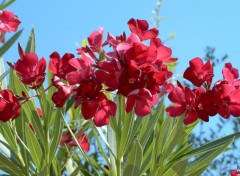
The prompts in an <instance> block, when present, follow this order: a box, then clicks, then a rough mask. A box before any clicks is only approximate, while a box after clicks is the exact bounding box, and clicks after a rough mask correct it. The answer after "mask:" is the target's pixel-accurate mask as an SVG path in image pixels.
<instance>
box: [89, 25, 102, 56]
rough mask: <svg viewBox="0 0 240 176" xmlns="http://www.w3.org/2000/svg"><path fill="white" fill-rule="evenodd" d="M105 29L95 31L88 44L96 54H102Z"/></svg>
mask: <svg viewBox="0 0 240 176" xmlns="http://www.w3.org/2000/svg"><path fill="white" fill-rule="evenodd" d="M102 38H103V28H101V27H100V28H99V29H98V30H97V31H93V32H92V33H91V35H90V36H89V37H88V43H89V45H90V48H91V49H92V51H94V52H98V53H99V52H100V50H101V48H102Z"/></svg>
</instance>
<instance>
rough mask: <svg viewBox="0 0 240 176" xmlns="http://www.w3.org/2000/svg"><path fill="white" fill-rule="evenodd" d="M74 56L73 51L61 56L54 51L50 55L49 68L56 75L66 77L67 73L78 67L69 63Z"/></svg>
mask: <svg viewBox="0 0 240 176" xmlns="http://www.w3.org/2000/svg"><path fill="white" fill-rule="evenodd" d="M73 58H74V55H73V54H71V53H66V54H64V55H63V57H62V58H61V57H60V55H59V54H58V52H56V51H55V52H53V53H52V54H51V55H50V62H49V70H50V71H51V72H52V73H53V74H54V75H56V76H58V77H59V78H62V79H66V75H67V74H68V73H70V72H72V71H75V70H76V69H75V68H74V67H73V66H72V65H71V64H69V61H70V60H72V59H73Z"/></svg>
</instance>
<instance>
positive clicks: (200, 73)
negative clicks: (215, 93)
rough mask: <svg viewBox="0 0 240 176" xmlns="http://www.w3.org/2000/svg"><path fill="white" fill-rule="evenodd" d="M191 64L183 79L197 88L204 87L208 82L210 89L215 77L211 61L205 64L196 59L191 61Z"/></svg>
mask: <svg viewBox="0 0 240 176" xmlns="http://www.w3.org/2000/svg"><path fill="white" fill-rule="evenodd" d="M189 64H190V66H189V67H188V68H187V69H186V70H185V72H184V74H183V77H184V78H185V79H187V80H189V81H191V82H192V83H193V85H195V86H197V87H200V86H201V85H203V83H204V82H206V83H207V86H208V87H209V86H210V85H211V83H212V78H213V76H214V74H213V67H212V64H211V61H210V60H208V61H207V62H206V63H205V64H203V61H202V59H200V58H198V57H196V58H194V59H192V60H190V61H189Z"/></svg>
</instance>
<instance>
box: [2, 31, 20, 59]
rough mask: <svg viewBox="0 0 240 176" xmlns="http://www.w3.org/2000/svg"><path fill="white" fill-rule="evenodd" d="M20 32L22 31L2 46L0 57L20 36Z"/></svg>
mask: <svg viewBox="0 0 240 176" xmlns="http://www.w3.org/2000/svg"><path fill="white" fill-rule="evenodd" d="M22 31H23V30H20V31H18V32H17V33H15V34H14V35H13V36H12V37H11V38H10V39H9V40H8V41H6V42H5V43H4V44H3V46H2V47H1V48H0V56H3V54H4V53H5V52H6V51H7V50H8V49H9V48H10V47H11V46H12V45H13V44H14V42H15V41H16V40H17V39H18V37H19V36H20V35H21V33H22Z"/></svg>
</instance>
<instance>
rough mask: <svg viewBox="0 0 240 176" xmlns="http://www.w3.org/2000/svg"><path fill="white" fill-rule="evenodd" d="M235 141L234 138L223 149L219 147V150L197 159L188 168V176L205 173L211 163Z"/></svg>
mask: <svg viewBox="0 0 240 176" xmlns="http://www.w3.org/2000/svg"><path fill="white" fill-rule="evenodd" d="M233 140H234V138H232V139H230V140H228V141H226V143H225V144H224V145H222V146H221V147H219V148H218V149H216V150H212V151H210V152H207V153H204V154H203V155H201V156H200V157H198V158H196V159H195V160H194V161H193V162H192V163H190V165H189V166H188V168H187V170H186V173H187V175H189V176H191V175H194V173H196V172H198V173H199V171H201V172H203V171H204V170H205V169H206V168H207V167H208V166H209V164H210V162H211V161H212V160H213V159H214V158H216V157H217V156H218V155H219V154H220V153H222V152H224V150H226V148H227V147H228V145H229V144H230V143H232V141H233Z"/></svg>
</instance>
